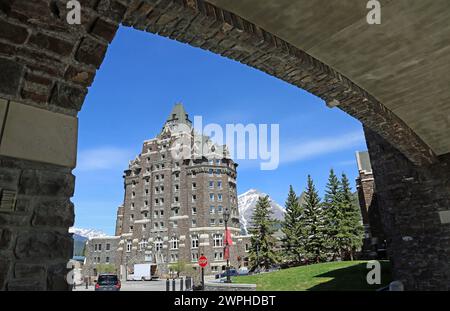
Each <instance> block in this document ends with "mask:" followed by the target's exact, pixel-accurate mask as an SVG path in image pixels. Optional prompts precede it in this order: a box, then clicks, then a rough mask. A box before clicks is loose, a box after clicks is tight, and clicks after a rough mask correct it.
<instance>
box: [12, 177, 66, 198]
mask: <svg viewBox="0 0 450 311" xmlns="http://www.w3.org/2000/svg"><path fill="white" fill-rule="evenodd" d="M74 185H75V177H74V176H73V175H72V174H70V173H64V172H54V171H47V170H40V171H39V170H24V171H23V173H22V176H21V178H20V184H19V194H25V195H37V196H41V195H42V196H53V197H63V198H68V197H71V196H72V195H73V191H74Z"/></svg>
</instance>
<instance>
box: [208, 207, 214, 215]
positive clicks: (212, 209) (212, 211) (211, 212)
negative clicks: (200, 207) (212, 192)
mask: <svg viewBox="0 0 450 311" xmlns="http://www.w3.org/2000/svg"><path fill="white" fill-rule="evenodd" d="M214 211H215V208H214V205H211V206H210V207H209V213H210V214H214Z"/></svg>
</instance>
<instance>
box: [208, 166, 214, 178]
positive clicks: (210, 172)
mask: <svg viewBox="0 0 450 311" xmlns="http://www.w3.org/2000/svg"><path fill="white" fill-rule="evenodd" d="M213 173H214V170H213V169H212V168H210V169H209V176H212V175H213Z"/></svg>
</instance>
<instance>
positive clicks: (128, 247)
mask: <svg viewBox="0 0 450 311" xmlns="http://www.w3.org/2000/svg"><path fill="white" fill-rule="evenodd" d="M129 252H131V240H127V253H129Z"/></svg>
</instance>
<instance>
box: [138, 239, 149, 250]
mask: <svg viewBox="0 0 450 311" xmlns="http://www.w3.org/2000/svg"><path fill="white" fill-rule="evenodd" d="M147 246H148V241H147V240H145V239H142V240H141V241H140V242H139V250H140V251H142V250H145V249H146V248H147Z"/></svg>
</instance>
